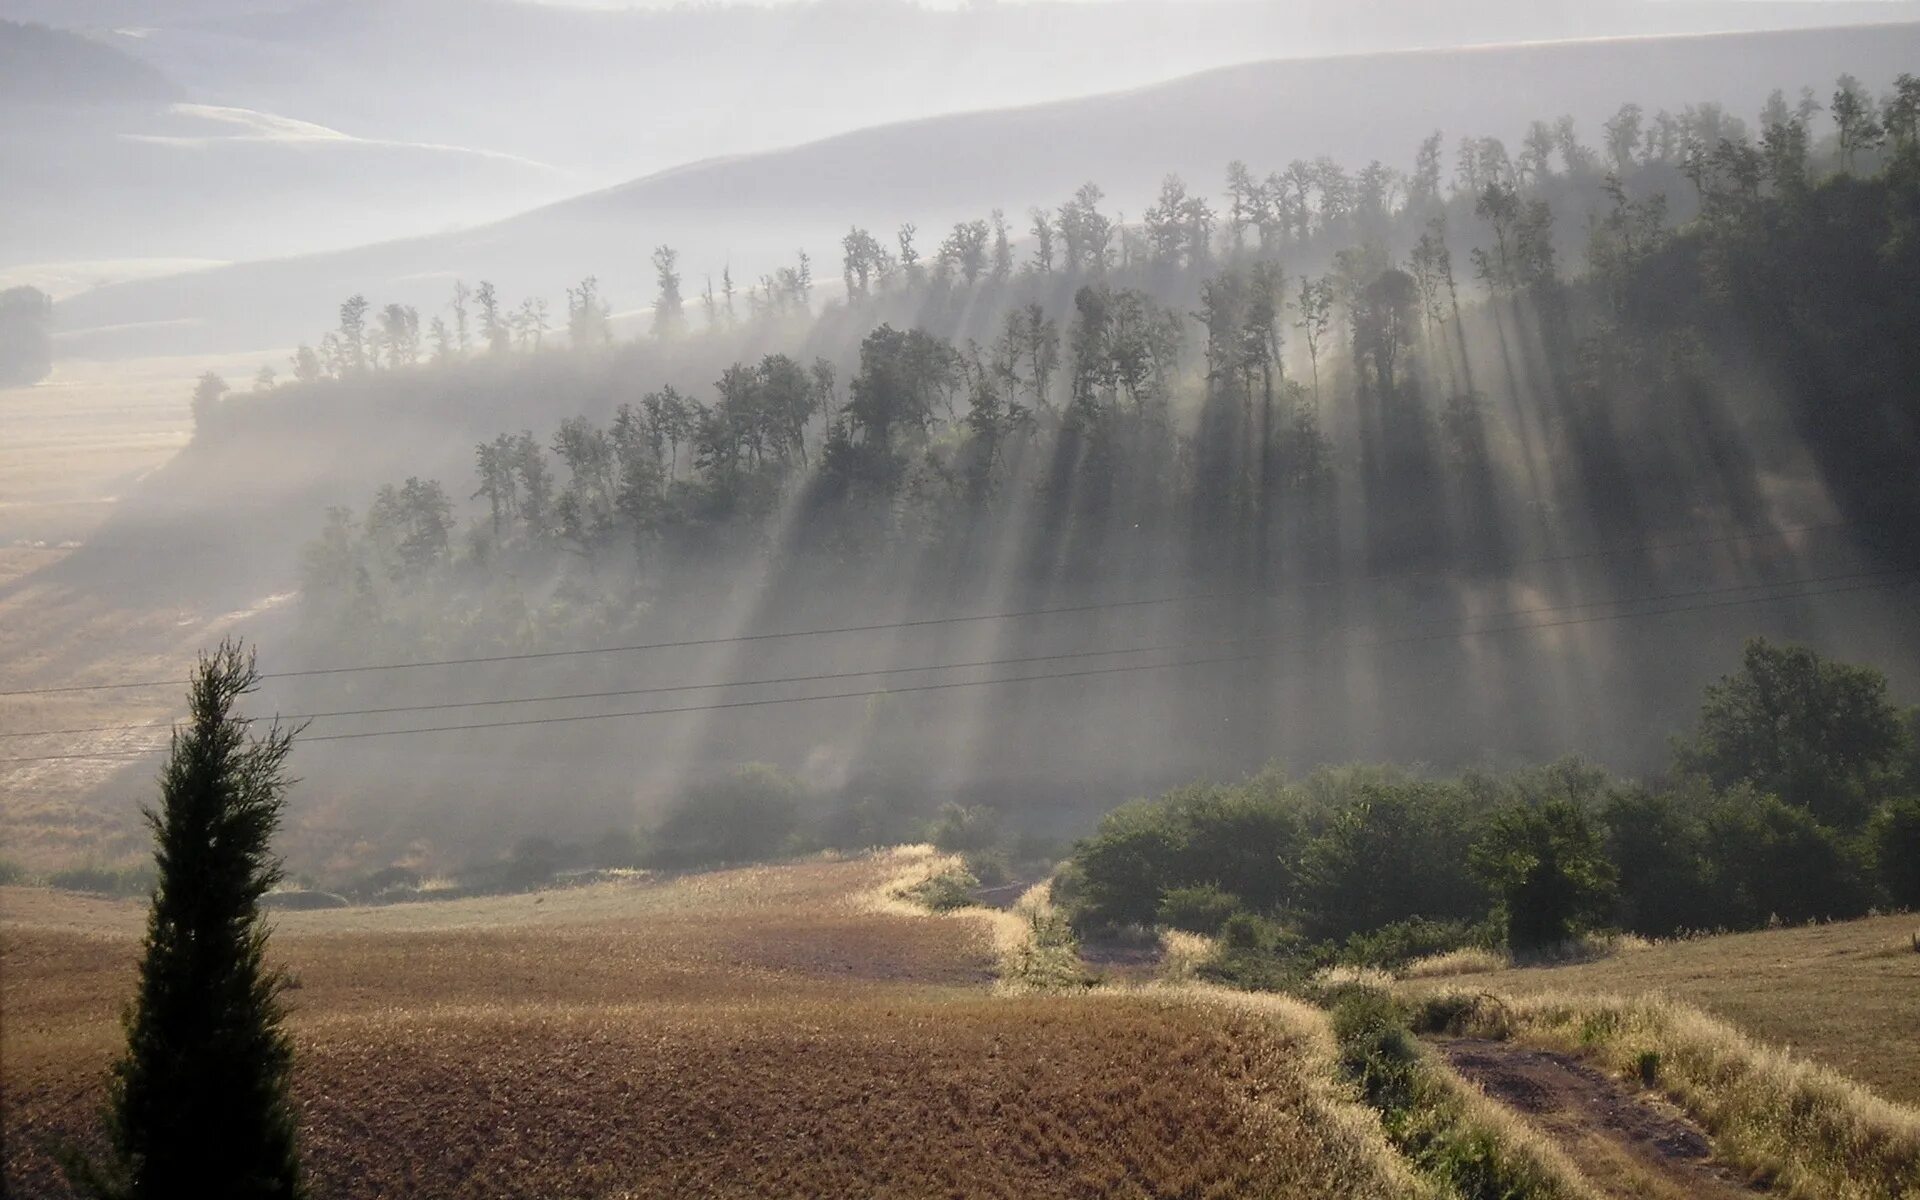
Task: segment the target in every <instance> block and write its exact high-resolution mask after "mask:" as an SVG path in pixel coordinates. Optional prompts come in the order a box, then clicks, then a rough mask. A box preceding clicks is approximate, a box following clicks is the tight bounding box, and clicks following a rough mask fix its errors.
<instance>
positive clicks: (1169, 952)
mask: <svg viewBox="0 0 1920 1200" xmlns="http://www.w3.org/2000/svg"><path fill="white" fill-rule="evenodd" d="M1213 951H1214V943H1213V939H1212V938H1210V937H1207V936H1206V935H1205V934H1199V933H1188V932H1186V931H1185V930H1180V929H1162V930H1161V931H1160V979H1161V981H1162V982H1165V983H1176V984H1177V983H1188V982H1190V981H1192V980H1193V979H1194V977H1195V975H1196V973H1197V972H1198V971H1199V970H1200V967H1201V965H1202V964H1203V963H1205V962H1206V961H1207V960H1208V959H1210V958H1212V957H1213Z"/></svg>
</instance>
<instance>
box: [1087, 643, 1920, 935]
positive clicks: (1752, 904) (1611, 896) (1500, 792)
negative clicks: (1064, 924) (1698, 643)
mask: <svg viewBox="0 0 1920 1200" xmlns="http://www.w3.org/2000/svg"><path fill="white" fill-rule="evenodd" d="M1917 732H1920V722H1916V719H1915V713H1914V711H1913V710H1910V709H1902V708H1900V707H1899V706H1897V705H1895V704H1894V703H1893V702H1892V701H1891V700H1890V699H1889V697H1888V694H1887V684H1886V679H1885V677H1884V676H1882V675H1881V674H1880V673H1879V672H1877V671H1874V670H1872V669H1870V668H1865V667H1858V666H1852V665H1848V664H1843V663H1835V662H1830V661H1826V660H1824V659H1822V658H1820V657H1819V656H1818V655H1816V654H1814V653H1813V652H1811V651H1809V650H1806V649H1804V648H1800V647H1793V646H1776V645H1772V644H1769V643H1767V642H1765V641H1760V640H1756V641H1753V642H1751V643H1749V644H1748V646H1747V650H1746V654H1745V659H1744V661H1743V663H1742V667H1741V669H1740V671H1738V672H1737V673H1735V674H1733V675H1730V676H1728V677H1727V678H1725V679H1723V680H1721V681H1720V682H1719V683H1717V684H1715V685H1713V686H1712V687H1710V688H1708V689H1707V694H1706V698H1705V702H1704V704H1703V705H1702V708H1701V712H1700V719H1699V723H1698V726H1697V727H1696V728H1695V730H1694V731H1693V732H1692V733H1691V734H1690V735H1689V736H1687V737H1685V738H1682V739H1679V740H1678V741H1677V742H1676V753H1675V758H1674V764H1673V771H1672V774H1671V775H1670V776H1668V777H1667V778H1665V779H1662V780H1659V781H1656V782H1655V783H1653V784H1652V785H1639V784H1633V783H1627V782H1623V781H1618V780H1615V779H1612V778H1610V777H1608V776H1607V775H1606V774H1605V773H1604V772H1603V771H1600V770H1598V769H1596V768H1593V767H1591V766H1588V765H1586V764H1583V763H1581V762H1579V761H1577V760H1570V761H1566V762H1562V763H1558V764H1555V765H1554V766H1552V767H1549V768H1544V769H1530V770H1523V771H1518V772H1513V773H1508V774H1505V775H1496V774H1490V773H1481V772H1469V773H1468V774H1466V775H1464V776H1462V777H1461V778H1458V779H1454V780H1425V779H1419V778H1415V777H1412V776H1409V775H1406V774H1405V773H1402V772H1397V771H1392V770H1387V769H1371V768H1353V769H1345V770H1340V771H1323V772H1321V773H1319V774H1316V775H1314V776H1312V777H1309V778H1307V779H1305V780H1303V781H1300V782H1297V783H1295V782H1289V781H1288V780H1286V779H1285V778H1284V777H1283V776H1281V775H1279V774H1278V773H1275V772H1271V771H1270V772H1268V773H1265V774H1263V775H1260V776H1257V777H1254V778H1252V779H1250V780H1247V781H1246V782H1244V783H1242V784H1239V785H1235V786H1227V787H1221V786H1213V785H1195V786H1192V787H1188V788H1183V789H1180V790H1177V791H1175V792H1173V793H1170V794H1169V795H1167V796H1165V797H1163V798H1161V799H1159V800H1156V801H1152V802H1144V801H1143V802H1138V803H1135V804H1131V805H1128V806H1125V807H1123V808H1120V809H1117V810H1115V811H1114V812H1112V813H1110V814H1108V816H1107V817H1106V818H1105V819H1104V820H1103V821H1102V822H1101V825H1100V828H1099V831H1098V832H1097V833H1096V834H1095V835H1094V836H1092V837H1090V838H1088V839H1086V840H1085V841H1083V842H1081V843H1080V845H1079V846H1078V847H1077V848H1076V850H1075V853H1074V857H1073V866H1072V876H1071V878H1070V880H1069V881H1068V885H1067V887H1066V888H1065V890H1064V893H1063V894H1066V895H1070V896H1072V897H1074V903H1075V911H1076V920H1078V921H1079V922H1080V923H1081V924H1082V925H1086V926H1101V925H1124V924H1144V925H1151V924H1156V923H1171V924H1178V925H1182V926H1185V927H1192V926H1193V925H1194V924H1195V923H1199V924H1200V925H1202V926H1204V928H1203V931H1204V932H1208V933H1213V932H1217V931H1218V928H1219V926H1220V924H1222V923H1223V922H1224V921H1225V920H1226V919H1227V918H1228V917H1229V916H1230V915H1231V914H1233V913H1235V912H1248V913H1252V914H1256V915H1258V916H1260V917H1263V918H1266V919H1268V920H1270V921H1274V922H1277V923H1278V924H1279V925H1281V926H1283V927H1284V928H1285V930H1287V931H1290V933H1289V936H1290V937H1291V939H1292V940H1291V941H1288V940H1287V939H1286V938H1283V939H1282V944H1286V945H1292V946H1294V947H1295V948H1296V950H1298V951H1299V952H1303V953H1304V952H1307V951H1308V949H1309V946H1310V943H1312V942H1315V941H1322V940H1324V941H1328V942H1332V943H1340V942H1346V941H1352V942H1355V943H1356V944H1387V943H1394V944H1405V945H1414V944H1418V945H1419V946H1421V947H1422V948H1425V949H1434V948H1440V949H1444V948H1447V947H1446V946H1445V945H1440V946H1438V947H1435V946H1434V945H1433V944H1432V943H1433V941H1434V939H1435V938H1436V937H1437V938H1439V939H1441V940H1442V941H1445V940H1446V939H1447V938H1449V937H1450V938H1452V939H1453V940H1454V942H1455V944H1459V943H1463V942H1467V941H1470V940H1472V939H1474V938H1475V937H1476V936H1478V935H1477V934H1476V931H1475V926H1477V925H1479V924H1480V923H1482V922H1484V921H1487V920H1489V919H1491V920H1493V921H1494V922H1495V924H1496V927H1497V928H1498V929H1499V930H1500V931H1501V933H1502V934H1504V937H1505V940H1506V941H1507V943H1508V944H1509V945H1510V946H1511V947H1512V948H1514V949H1515V950H1521V951H1524V950H1532V949H1539V948H1543V947H1547V946H1551V945H1553V944H1554V943H1557V942H1561V941H1564V940H1566V939H1568V938H1571V937H1573V936H1576V935H1578V934H1580V933H1583V932H1587V931H1591V930H1597V929H1606V928H1624V929H1628V930H1632V931H1634V932H1637V933H1642V934H1648V935H1654V936H1668V935H1672V934H1674V933H1677V932H1680V931H1684V930H1703V929H1723V928H1724V929H1740V928H1753V927H1756V926H1759V925H1762V924H1765V923H1767V922H1769V921H1773V920H1782V921H1789V922H1799V921H1807V920H1812V919H1816V918H1829V917H1849V916H1857V915H1859V914H1861V913H1863V912H1865V911H1867V910H1868V909H1869V908H1870V907H1872V906H1874V905H1876V904H1880V905H1887V904H1891V905H1897V906H1905V907H1914V906H1920V753H1917V745H1916V740H1915V735H1916V733H1917ZM1449 929H1450V930H1451V931H1452V932H1451V933H1450V934H1449V933H1447V932H1446V931H1447V930H1449ZM1383 930H1384V931H1389V932H1388V933H1386V934H1383V932H1382V931H1383ZM1319 953H1322V954H1324V953H1326V952H1325V951H1320V952H1319Z"/></svg>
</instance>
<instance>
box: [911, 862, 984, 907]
mask: <svg viewBox="0 0 1920 1200" xmlns="http://www.w3.org/2000/svg"><path fill="white" fill-rule="evenodd" d="M979 886H980V881H979V880H978V879H975V878H974V877H973V876H972V875H970V874H968V873H967V872H965V871H948V872H947V873H946V874H944V875H935V876H934V877H933V878H931V879H928V880H926V881H925V882H923V883H919V884H916V885H914V886H913V887H912V888H910V889H909V890H908V893H907V894H908V895H909V896H911V897H912V898H913V900H914V901H915V902H916V903H918V904H920V905H922V906H923V907H926V908H930V909H932V910H933V911H934V912H952V911H953V910H954V909H956V908H966V907H968V906H969V905H971V904H973V903H974V899H973V889H974V888H977V887H979Z"/></svg>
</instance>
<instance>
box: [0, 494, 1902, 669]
mask: <svg viewBox="0 0 1920 1200" xmlns="http://www.w3.org/2000/svg"><path fill="white" fill-rule="evenodd" d="M1864 524H1869V523H1868V522H1864V521H1827V522H1822V523H1818V524H1810V525H1789V526H1783V527H1779V528H1775V529H1761V530H1748V531H1744V532H1740V533H1731V534H1724V535H1721V536H1719V537H1711V538H1696V539H1692V540H1688V541H1682V542H1642V543H1638V544H1633V545H1626V546H1610V547H1603V548H1601V549H1598V550H1586V551H1580V552H1577V553H1567V554H1550V555H1542V556H1539V557H1535V558H1525V559H1515V560H1511V561H1508V562H1504V563H1499V564H1489V565H1498V566H1501V567H1504V568H1507V569H1513V568H1518V567H1530V566H1545V565H1549V564H1552V563H1561V562H1577V561H1581V560H1584V559H1592V558H1609V557H1613V556H1616V555H1623V554H1637V553H1645V552H1651V551H1657V550H1684V549H1693V548H1696V547H1700V546H1714V545H1723V544H1727V543H1732V542H1745V541H1755V540H1758V539H1761V538H1772V537H1784V536H1788V535H1792V534H1800V533H1824V532H1829V531H1832V530H1837V529H1847V528H1854V527H1858V526H1860V525H1864ZM1460 574H1463V571H1462V570H1461V569H1460V568H1457V567H1455V568H1433V569H1429V570H1424V571H1383V572H1375V573H1372V574H1368V575H1358V576H1354V577H1352V578H1347V579H1314V580H1303V581H1300V582H1298V583H1293V584H1289V585H1287V586H1288V587H1292V588H1303V589H1304V588H1325V587H1339V586H1343V585H1348V584H1358V583H1378V582H1383V581H1395V580H1411V579H1421V578H1432V577H1453V576H1457V575H1460ZM1277 594H1282V593H1276V592H1273V591H1269V590H1266V589H1242V590H1235V591H1226V592H1198V593H1191V594H1188V595H1182V596H1161V597H1155V598H1150V599H1142V600H1110V601H1096V602H1089V603H1085V604H1065V605H1056V606H1052V607H1045V608H1028V609H1015V610H1010V611H1003V612H992V613H976V614H972V615H966V616H950V617H922V618H917V619H914V620H909V621H876V622H871V623H869V624H864V625H837V626H830V627H825V628H815V629H792V630H782V631H777V632H772V633H743V634H732V635H728V636H723V637H705V638H683V639H678V640H671V641H658V642H634V643H630V644H627V645H617V646H591V647H583V648H578V649H570V650H538V651H526V652H522V653H518V654H489V655H476V656H472V657H467V658H441V659H423V660H417V661H413V662H392V663H364V664H358V665H354V666H345V667H309V668H305V669H301V670H294V671H271V672H265V673H263V674H261V676H260V678H261V679H263V680H266V679H300V678H314V677H319V676H330V675H355V674H364V673H367V672H374V671H411V670H420V669H423V668H427V667H457V666H472V665H480V664H486V663H508V662H529V661H534V660H540V659H556V658H578V657H584V656H589V655H598V654H629V653H638V652H642V651H651V650H681V649H690V648H696V647H702V646H722V645H735V644H742V643H749V642H766V641H779V640H783V639H787V638H807V637H828V636H833V635H839V634H852V633H879V632H883V631H886V630H895V629H921V628H927V627H930V626H939V625H962V624H970V623H974V622H982V621H1008V620H1016V619H1023V618H1028V617H1044V616H1058V615H1064V614H1071V613H1084V612H1098V611H1103V610H1117V609H1128V608H1149V607H1158V606H1163V605H1168V604H1193V603H1200V602H1204V601H1209V600H1232V599H1247V598H1258V597H1264V596H1274V595H1277ZM189 682H190V681H189V680H185V679H146V680H136V681H129V682H125V683H88V684H68V685H64V686H58V687H41V688H18V689H15V690H12V691H0V697H8V696H48V695H58V694H63V693H74V692H104V691H125V690H130V689H136V688H157V687H185V686H186V685H187V684H188V683H189Z"/></svg>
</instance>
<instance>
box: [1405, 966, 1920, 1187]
mask: <svg viewBox="0 0 1920 1200" xmlns="http://www.w3.org/2000/svg"><path fill="white" fill-rule="evenodd" d="M1416 1023H1417V1024H1419V1025H1420V1026H1421V1027H1422V1028H1428V1029H1435V1030H1445V1031H1447V1032H1452V1033H1465V1034H1473V1035H1476V1036H1481V1037H1499V1038H1507V1037H1511V1038H1515V1039H1518V1040H1521V1041H1526V1042H1531V1043H1537V1044H1541V1045H1546V1046H1550V1047H1553V1048H1556V1049H1561V1050H1568V1051H1575V1052H1584V1053H1588V1054H1591V1055H1593V1056H1595V1057H1596V1058H1598V1059H1599V1060H1600V1061H1602V1062H1603V1063H1605V1064H1606V1065H1607V1066H1608V1067H1610V1068H1612V1069H1613V1070H1615V1071H1618V1072H1621V1073H1622V1074H1627V1075H1632V1076H1634V1077H1637V1078H1638V1079H1640V1080H1641V1081H1642V1082H1644V1083H1646V1084H1647V1085H1649V1086H1652V1087H1657V1088H1660V1089H1661V1090H1662V1091H1664V1092H1665V1093H1666V1094H1667V1095H1668V1096H1670V1097H1671V1098H1672V1099H1673V1100H1674V1101H1675V1102H1676V1103H1678V1104H1679V1105H1680V1106H1681V1107H1683V1108H1684V1109H1686V1110H1687V1112H1688V1113H1690V1114H1691V1115H1692V1116H1693V1117H1694V1118H1695V1119H1696V1120H1698V1121H1699V1122H1700V1123H1701V1124H1702V1125H1704V1126H1705V1127H1706V1128H1707V1130H1708V1132H1710V1133H1711V1134H1712V1135H1713V1137H1714V1140H1715V1142H1716V1144H1717V1146H1718V1148H1719V1150H1720V1152H1721V1154H1722V1155H1724V1156H1725V1157H1726V1158H1727V1159H1728V1160H1729V1161H1732V1162H1734V1163H1737V1164H1739V1165H1740V1166H1741V1167H1743V1168H1745V1169H1747V1170H1749V1171H1752V1172H1755V1173H1756V1174H1760V1175H1765V1176H1770V1177H1771V1178H1772V1180H1773V1184H1774V1188H1775V1190H1776V1191H1777V1192H1779V1193H1780V1194H1783V1195H1787V1196H1792V1197H1807V1198H1812V1197H1824V1198H1831V1200H1892V1198H1894V1197H1903V1196H1913V1195H1920V1112H1916V1111H1915V1110H1913V1109H1910V1108H1905V1107H1902V1106H1900V1105H1897V1104H1893V1103H1891V1102H1889V1101H1887V1100H1885V1099H1882V1098H1881V1097H1879V1096H1876V1095H1874V1094H1873V1093H1872V1092H1870V1091H1868V1090H1867V1089H1865V1088H1863V1087H1861V1086H1860V1085H1859V1084H1857V1083H1854V1082H1853V1081H1852V1080H1849V1079H1847V1078H1846V1077H1844V1076H1842V1075H1840V1074H1838V1073H1836V1072H1834V1071H1831V1070H1828V1069H1827V1068H1825V1067H1821V1066H1817V1065H1815V1064H1813V1063H1810V1062H1807V1061H1805V1060H1804V1059H1800V1058H1796V1057H1794V1056H1793V1055H1791V1054H1788V1053H1786V1052H1784V1051H1781V1050H1777V1049H1773V1048H1771V1047H1767V1046H1762V1045H1760V1044H1758V1043H1756V1042H1754V1041H1752V1040H1751V1039H1749V1038H1747V1037H1746V1036H1744V1035H1743V1034H1741V1033H1739V1032H1738V1031H1737V1030H1735V1029H1733V1028H1732V1027H1731V1026H1729V1025H1726V1024H1725V1023H1723V1022H1721V1021H1717V1020H1715V1019H1713V1018H1712V1017H1709V1016H1707V1015H1706V1014H1705V1013H1702V1012H1700V1011H1699V1010H1697V1009H1693V1008H1689V1007H1687V1006H1685V1005H1682V1004H1677V1003H1674V1002H1672V1001H1668V1000H1663V999H1657V998H1643V999H1618V998H1611V997H1597V996H1556V995H1542V996H1532V997H1524V998H1517V999H1502V998H1498V997H1493V996H1488V995H1484V994H1482V995H1477V996H1476V995H1469V994H1466V993H1462V992H1442V993H1438V994H1435V995H1432V996H1429V997H1427V998H1425V999H1424V1000H1422V1001H1421V1002H1420V1003H1419V1005H1418V1010H1417V1013H1416Z"/></svg>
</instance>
